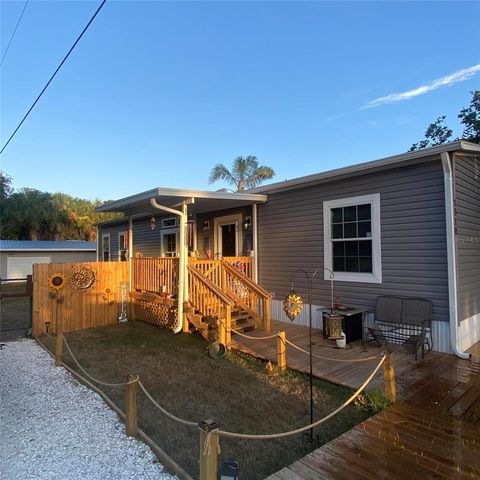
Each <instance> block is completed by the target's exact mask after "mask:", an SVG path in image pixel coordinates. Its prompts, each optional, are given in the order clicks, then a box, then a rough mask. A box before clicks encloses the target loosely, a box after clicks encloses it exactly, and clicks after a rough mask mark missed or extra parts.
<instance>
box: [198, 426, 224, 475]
mask: <svg viewBox="0 0 480 480" xmlns="http://www.w3.org/2000/svg"><path fill="white" fill-rule="evenodd" d="M208 422H209V421H207V422H200V425H199V426H200V428H201V430H200V480H217V470H218V451H219V443H218V434H216V433H215V432H212V431H211V429H210V428H209V425H210V424H209V423H208ZM208 437H210V438H208Z"/></svg>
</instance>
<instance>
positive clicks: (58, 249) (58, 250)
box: [1, 247, 96, 253]
mask: <svg viewBox="0 0 480 480" xmlns="http://www.w3.org/2000/svg"><path fill="white" fill-rule="evenodd" d="M1 251H2V252H28V253H31V252H40V253H41V252H57V253H61V252H93V253H95V251H96V248H95V247H93V248H2V249H1Z"/></svg>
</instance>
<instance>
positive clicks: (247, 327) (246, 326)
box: [231, 320, 257, 334]
mask: <svg viewBox="0 0 480 480" xmlns="http://www.w3.org/2000/svg"><path fill="white" fill-rule="evenodd" d="M256 328H257V325H256V324H255V322H254V321H253V320H252V321H249V322H245V323H241V324H240V325H232V327H231V329H232V334H235V333H237V332H240V333H246V332H251V331H252V330H255V329H256Z"/></svg>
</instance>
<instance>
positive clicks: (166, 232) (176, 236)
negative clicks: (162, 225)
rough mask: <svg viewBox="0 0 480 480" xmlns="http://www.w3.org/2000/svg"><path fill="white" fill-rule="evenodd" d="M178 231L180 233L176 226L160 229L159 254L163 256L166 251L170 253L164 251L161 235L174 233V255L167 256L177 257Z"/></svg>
mask: <svg viewBox="0 0 480 480" xmlns="http://www.w3.org/2000/svg"><path fill="white" fill-rule="evenodd" d="M179 233H180V229H178V228H168V229H165V230H162V231H161V233H160V252H161V256H162V257H164V256H165V254H166V253H170V252H165V249H164V248H163V237H164V236H165V235H175V255H168V256H169V257H178V252H179V248H178V247H179V245H178V241H179V238H178V237H179Z"/></svg>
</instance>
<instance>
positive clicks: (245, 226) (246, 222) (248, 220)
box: [243, 217, 252, 230]
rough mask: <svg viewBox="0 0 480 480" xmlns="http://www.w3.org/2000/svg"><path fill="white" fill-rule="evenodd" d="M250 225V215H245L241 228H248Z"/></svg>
mask: <svg viewBox="0 0 480 480" xmlns="http://www.w3.org/2000/svg"><path fill="white" fill-rule="evenodd" d="M251 226H252V217H245V221H244V222H243V229H244V230H248V229H249V228H250V227H251Z"/></svg>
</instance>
